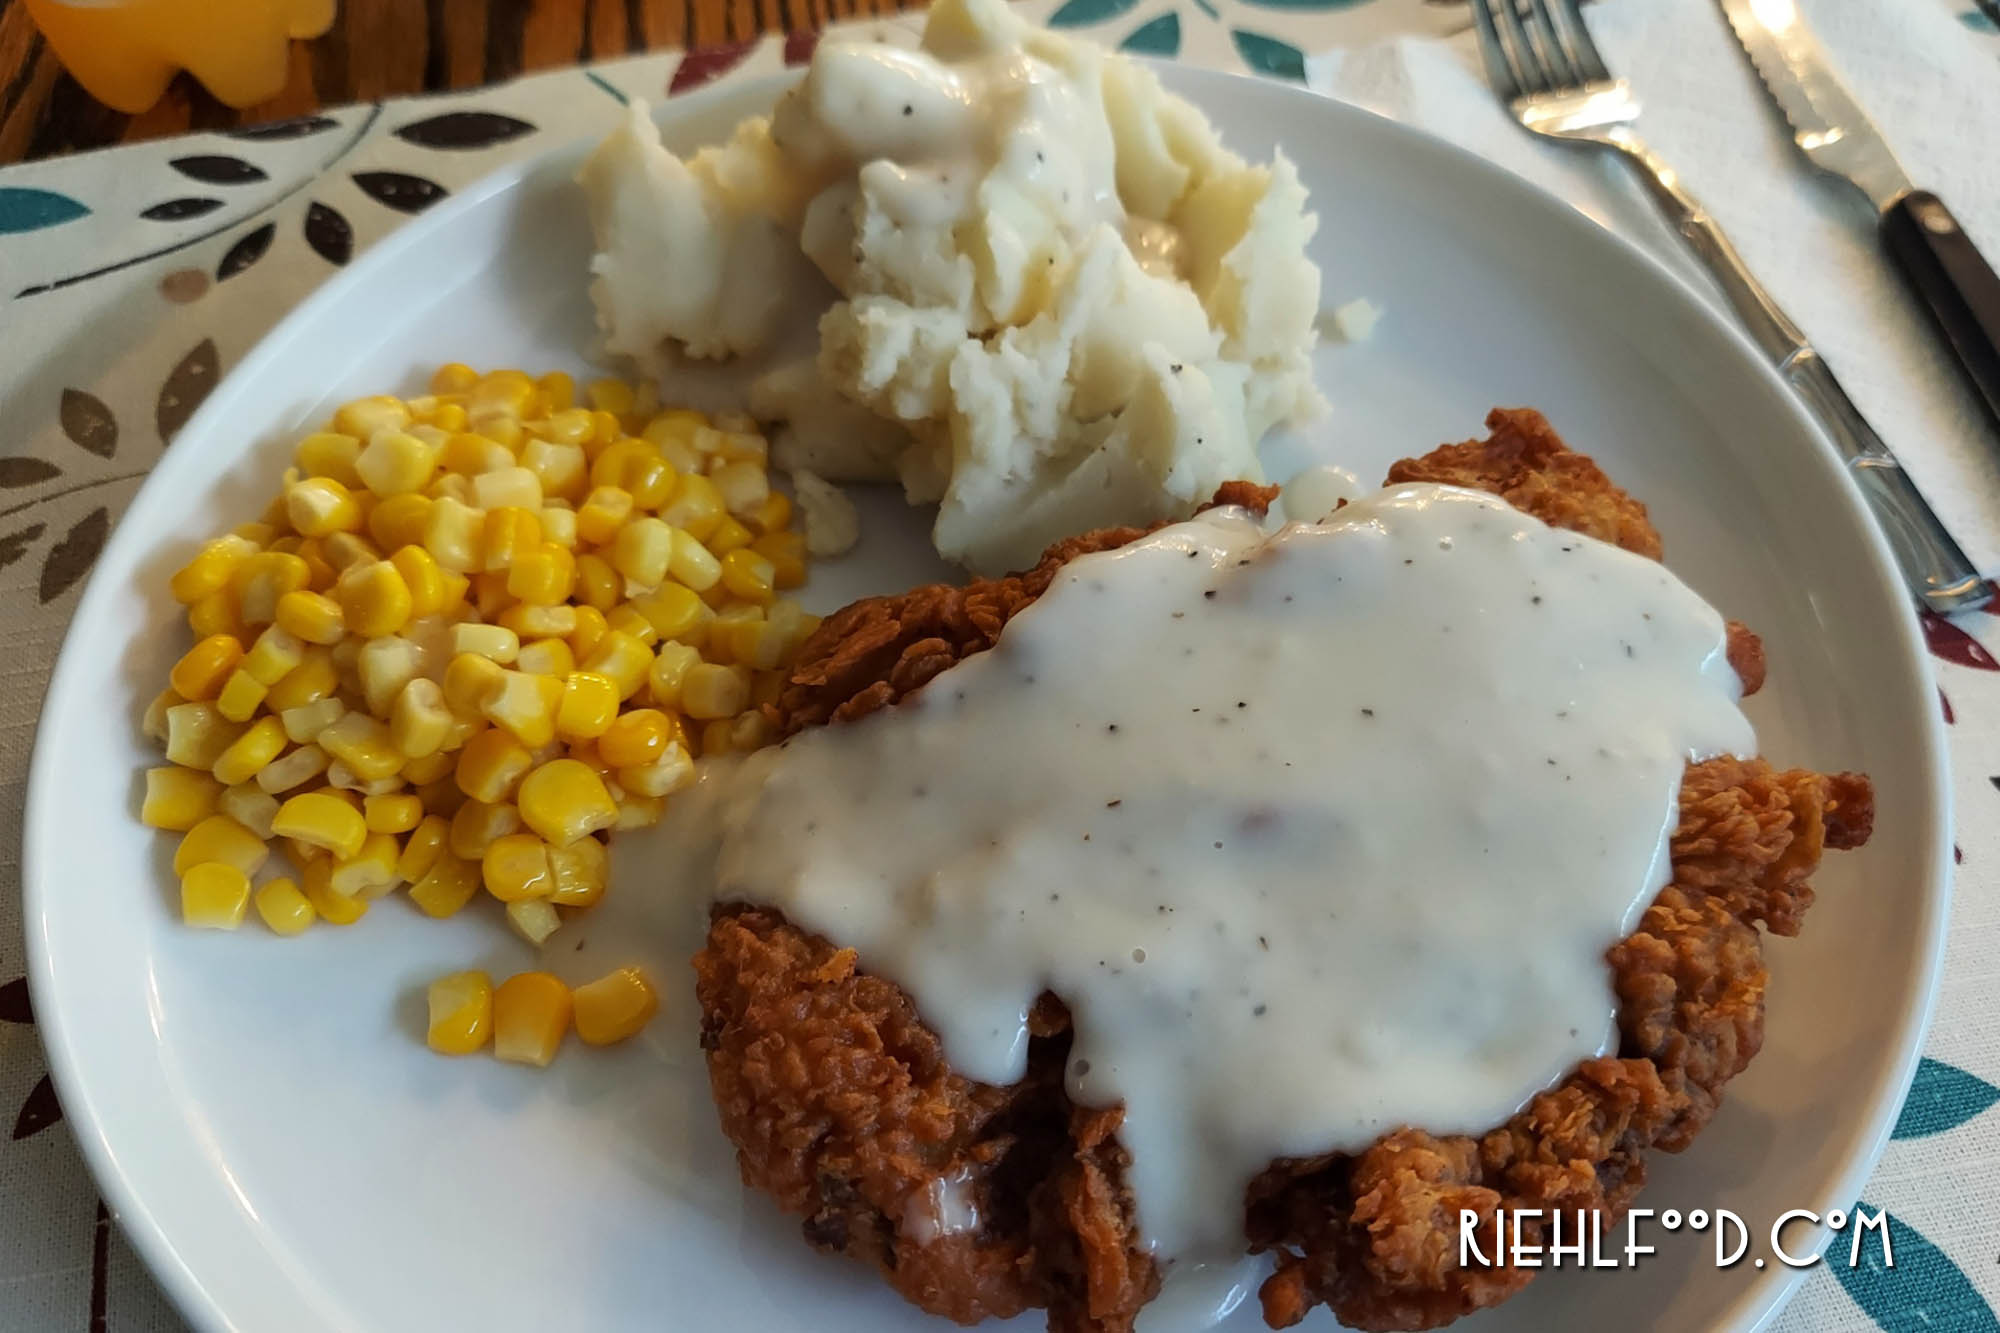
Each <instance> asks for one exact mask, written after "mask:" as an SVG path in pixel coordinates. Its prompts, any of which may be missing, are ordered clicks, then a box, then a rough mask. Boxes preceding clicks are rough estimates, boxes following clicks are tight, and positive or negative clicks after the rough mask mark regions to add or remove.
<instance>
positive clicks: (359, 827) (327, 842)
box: [271, 791, 368, 912]
mask: <svg viewBox="0 0 2000 1333" xmlns="http://www.w3.org/2000/svg"><path fill="white" fill-rule="evenodd" d="M271 828H272V830H273V832H275V833H276V834H277V836H279V837H281V838H296V839H297V840H299V841H300V842H303V843H306V844H307V845H309V846H313V847H319V848H323V849H325V850H326V851H329V852H332V853H333V855H334V856H335V857H336V858H339V859H341V860H345V859H346V858H348V857H350V856H353V855H354V854H355V853H356V852H358V851H360V850H361V844H362V843H363V842H364V841H366V839H367V837H368V825H367V823H366V821H364V820H363V819H362V818H361V812H360V811H359V810H357V809H355V808H354V807H353V806H351V805H349V804H348V803H347V802H346V801H343V800H341V799H340V798H339V797H338V796H335V795H334V794H332V793H331V792H325V791H314V792H306V793H304V794H303V795H299V796H294V797H292V798H291V799H290V800H288V801H286V802H285V803H284V804H283V805H281V806H279V807H278V814H277V817H276V818H275V819H273V820H272V821H271ZM313 905H314V906H315V907H319V906H320V905H319V904H318V903H314V904H313ZM320 910H321V911H322V912H324V911H325V910H326V909H325V908H324V907H320Z"/></svg>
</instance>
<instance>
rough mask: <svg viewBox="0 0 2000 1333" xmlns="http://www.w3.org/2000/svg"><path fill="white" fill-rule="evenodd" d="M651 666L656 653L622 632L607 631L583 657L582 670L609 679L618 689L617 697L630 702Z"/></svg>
mask: <svg viewBox="0 0 2000 1333" xmlns="http://www.w3.org/2000/svg"><path fill="white" fill-rule="evenodd" d="M652 664H653V654H652V653H651V652H649V651H648V650H647V648H646V645H645V644H643V643H641V642H640V641H639V640H638V639H635V638H633V637H632V636H631V635H630V634H627V633H625V632H623V631H622V630H608V631H606V633H605V635H604V637H603V638H602V639H600V640H598V642H597V646H596V647H595V648H592V649H591V651H590V656H588V657H586V658H584V660H583V669H584V670H585V671H590V672H595V673H596V674H598V675H600V676H605V677H607V678H609V679H610V681H611V683H612V684H614V685H616V686H617V687H618V697H619V698H620V699H629V698H631V697H632V696H633V695H634V694H637V693H638V692H639V687H640V686H641V685H643V684H644V683H645V681H646V673H647V671H648V670H649V669H651V667H652Z"/></svg>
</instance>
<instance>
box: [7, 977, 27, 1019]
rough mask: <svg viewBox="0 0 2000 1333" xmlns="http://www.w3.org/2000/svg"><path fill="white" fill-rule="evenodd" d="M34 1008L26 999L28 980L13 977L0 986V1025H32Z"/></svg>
mask: <svg viewBox="0 0 2000 1333" xmlns="http://www.w3.org/2000/svg"><path fill="white" fill-rule="evenodd" d="M34 1021H35V1007H34V1005H33V1004H32V1003H31V1002H30V1001H29V999H28V979H27V978H26V977H15V978H14V979H13V980H12V981H10V982H8V983H7V984H6V985H4V986H0V1023H32V1022H34Z"/></svg>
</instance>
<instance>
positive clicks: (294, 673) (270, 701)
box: [264, 645, 340, 713]
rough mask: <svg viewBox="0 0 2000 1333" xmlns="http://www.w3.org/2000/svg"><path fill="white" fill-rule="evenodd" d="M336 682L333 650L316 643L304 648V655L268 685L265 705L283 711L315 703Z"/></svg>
mask: <svg viewBox="0 0 2000 1333" xmlns="http://www.w3.org/2000/svg"><path fill="white" fill-rule="evenodd" d="M339 686H340V673H339V671H338V669H337V668H336V667H335V666H334V664H333V656H332V654H331V653H329V652H328V651H327V650H326V649H325V648H322V647H318V646H317V645H315V646H314V647H311V648H308V649H306V650H305V657H304V659H303V660H302V661H300V663H299V664H298V665H297V666H295V667H293V668H292V669H291V670H290V671H289V672H287V673H286V674H285V676H284V678H283V679H281V680H280V681H279V682H278V683H277V684H276V685H273V686H272V687H271V692H270V693H269V694H267V695H265V696H264V706H265V707H267V708H269V709H271V710H272V711H273V712H278V713H282V712H285V711H287V710H289V709H293V708H299V707H303V706H304V705H306V704H310V703H317V702H318V701H319V700H321V699H324V698H326V697H327V696H328V695H330V694H332V693H333V692H334V691H335V690H336V689H338V688H339Z"/></svg>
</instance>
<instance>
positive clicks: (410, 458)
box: [354, 429, 443, 496]
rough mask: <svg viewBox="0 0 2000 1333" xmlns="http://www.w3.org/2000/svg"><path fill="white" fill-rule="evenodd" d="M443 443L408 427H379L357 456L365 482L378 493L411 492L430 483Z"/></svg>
mask: <svg viewBox="0 0 2000 1333" xmlns="http://www.w3.org/2000/svg"><path fill="white" fill-rule="evenodd" d="M442 452H443V447H442V445H441V444H434V443H432V442H431V441H429V440H426V439H424V438H423V437H421V436H418V435H413V434H411V433H410V432H409V431H406V430H393V429H385V430H378V431H376V432H375V434H374V435H372V436H370V437H369V440H368V443H367V445H366V446H364V447H363V448H362V450H361V452H360V454H359V455H358V456H356V458H355V460H354V470H355V472H356V473H357V474H359V475H360V477H361V481H362V483H363V484H364V485H365V486H367V487H368V489H369V490H371V491H373V492H375V494H377V495H385V496H386V495H407V494H410V493H412V492H416V491H421V490H423V488H424V487H426V486H428V485H430V482H431V477H432V475H433V474H434V473H436V471H437V468H438V456H439V455H440V454H441V453H442Z"/></svg>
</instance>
